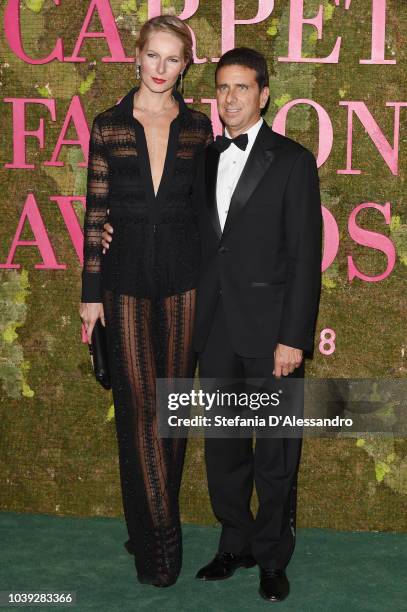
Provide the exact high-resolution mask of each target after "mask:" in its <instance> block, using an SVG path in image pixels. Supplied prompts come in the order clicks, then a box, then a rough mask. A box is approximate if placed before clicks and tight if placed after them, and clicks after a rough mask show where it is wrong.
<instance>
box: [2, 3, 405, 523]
mask: <svg viewBox="0 0 407 612" xmlns="http://www.w3.org/2000/svg"><path fill="white" fill-rule="evenodd" d="M6 4H7V3H6V2H5V1H4V0H2V1H1V2H0V7H1V12H2V15H3V13H4V9H5V7H6ZM20 4H21V32H22V35H23V40H24V48H25V52H26V53H27V54H29V55H31V56H33V57H45V56H46V55H48V54H49V52H50V50H51V49H52V48H53V46H54V44H55V39H56V37H57V36H59V37H61V38H63V40H64V47H65V55H69V54H70V53H71V52H72V50H73V48H74V46H75V41H76V38H77V36H78V34H79V31H80V29H81V26H82V23H83V20H84V17H85V14H86V11H87V8H88V6H89V3H87V2H82V3H78V2H75V1H73V0H64V2H61V4H60V6H59V7H56V6H55V5H54V3H53V2H51V0H25V1H23V2H21V3H20ZM162 4H163V7H164V10H166V11H171V10H174V11H175V12H176V13H177V14H179V13H180V12H181V10H182V9H183V2H180V1H179V0H175V1H174V2H173V1H172V0H171V1H168V0H165V1H164V2H163V3H162ZM319 4H323V5H324V9H325V10H324V23H323V37H322V40H319V41H318V40H317V38H316V33H315V30H314V29H313V28H311V27H309V26H308V27H307V26H305V27H304V44H303V55H304V56H305V55H308V56H320V57H324V56H326V55H329V53H330V52H331V51H332V48H333V45H334V42H335V40H336V37H337V36H338V35H342V48H341V54H340V62H339V64H327V65H323V64H299V63H284V62H278V61H277V58H278V56H284V55H286V54H287V45H288V20H289V2H288V1H281V0H277V1H276V3H275V8H274V11H273V13H272V14H271V16H270V17H269V18H268V19H267V20H265V21H264V22H262V23H259V24H256V25H251V26H238V27H237V29H236V44H238V45H239V44H245V45H248V46H253V47H255V48H257V49H259V50H261V51H263V52H264V53H265V54H266V56H267V58H268V61H269V68H270V73H271V77H272V78H271V102H270V106H269V110H268V113H267V116H266V119H267V120H268V122H269V123H270V124H271V123H272V121H273V118H274V116H275V115H276V113H277V111H278V109H279V108H280V107H281V106H282V105H283V104H284V103H285V102H287V101H288V100H290V99H294V98H310V99H312V100H315V101H317V102H318V103H320V104H321V105H322V106H323V107H324V108H325V110H326V111H327V112H328V114H329V116H330V118H331V121H332V123H333V128H334V145H333V149H332V152H331V154H330V156H329V158H328V160H327V161H326V163H325V164H324V165H323V166H322V167H321V168H320V179H321V191H322V199H323V203H324V205H325V206H326V207H327V208H328V209H329V210H330V211H331V212H332V213H333V215H334V216H335V218H336V221H337V223H338V226H339V232H340V241H341V242H340V249H339V252H338V255H337V257H336V259H335V261H334V263H333V264H332V265H331V266H330V268H329V269H328V270H327V271H326V272H325V273H324V275H323V295H322V300H321V308H320V314H319V319H318V325H317V330H319V331H320V330H322V329H324V328H327V327H329V328H333V329H334V330H335V331H336V334H337V340H336V350H335V352H334V353H333V354H332V355H330V356H324V355H322V354H320V352H319V351H318V347H317V349H316V351H315V357H314V360H313V362H312V363H310V364H309V365H308V375H309V376H317V377H335V378H336V377H362V378H368V377H379V378H387V379H389V378H393V377H395V378H398V377H404V376H405V374H406V366H405V358H404V351H405V347H406V340H405V335H404V330H403V326H402V316H403V312H404V313H405V310H404V311H403V308H404V309H405V302H403V300H404V299H405V271H406V265H407V244H406V233H407V226H406V225H405V223H406V221H405V209H404V202H403V194H404V193H405V192H406V190H405V167H406V155H407V150H406V146H405V143H406V140H407V134H406V122H405V116H406V115H405V112H406V110H405V109H402V110H401V117H402V124H401V128H400V130H401V131H400V154H399V168H400V171H399V172H400V173H399V176H397V177H396V176H393V175H392V174H391V173H390V171H389V169H388V167H387V166H386V164H385V163H384V161H383V159H382V158H381V157H380V155H379V153H378V151H377V149H376V148H375V146H374V145H373V143H372V141H371V140H370V138H369V137H368V135H367V134H366V132H365V130H364V128H363V126H362V125H361V124H360V123H359V122H358V121H357V120H355V121H354V138H353V142H354V147H353V159H354V162H353V167H355V168H361V169H362V173H361V174H360V175H353V176H349V175H338V174H337V169H340V168H344V167H345V163H346V120H347V110H346V108H345V107H343V106H339V101H340V100H342V99H343V100H361V101H364V102H365V103H366V104H367V106H368V108H369V110H370V112H371V113H372V115H373V116H374V117H375V119H376V121H377V122H378V124H379V125H380V127H381V129H382V130H383V133H384V134H385V135H386V137H387V139H388V140H389V142H390V143H392V142H393V120H394V112H393V109H389V108H388V107H386V102H387V101H403V95H405V62H406V55H407V52H406V48H407V45H406V27H407V11H406V6H405V3H404V2H403V1H402V0H392V1H389V2H387V31H386V57H394V58H396V59H397V64H396V65H391V66H387V65H372V66H367V65H362V64H359V59H360V58H367V57H370V44H371V40H370V37H371V2H370V1H369V0H359V1H358V2H355V1H354V2H353V3H352V5H351V8H350V10H348V11H345V10H343V8H341V7H335V5H334V2H333V0H332V1H331V2H328V0H319V1H318V2H317V1H315V0H312V1H309V0H308V1H306V2H305V5H306V16H307V15H309V16H314V15H315V14H316V12H317V7H318V5H319ZM110 5H111V7H112V10H113V13H114V15H115V16H116V22H117V26H118V28H119V32H120V36H121V40H122V43H123V46H124V48H125V50H126V53H127V55H129V56H131V55H133V54H134V37H135V34H136V32H137V30H138V28H139V26H140V24H141V23H143V21H144V20H145V19H146V16H147V6H146V3H145V2H141V1H140V0H137V1H136V0H127V1H124V0H123V1H121V0H111V1H110ZM200 5H201V6H200V7H199V10H198V12H197V13H196V15H194V16H193V17H192V18H191V19H190V20H189V21H188V23H189V25H191V27H192V28H193V29H194V31H195V33H196V36H197V47H198V55H199V56H200V57H202V56H207V57H217V56H219V53H220V23H221V19H220V17H221V15H220V5H221V2H220V0H205V1H204V2H202V1H201V3H200ZM257 6H258V3H257V2H256V1H254V0H245V2H243V1H241V0H239V1H238V2H236V15H237V17H240V18H249V17H253V16H254V15H255V14H256V12H257ZM92 29H95V30H101V27H100V24H99V22H98V19H97V18H95V19H94V20H93V21H92ZM0 54H1V61H0V81H1V83H0V87H1V91H2V93H3V98H5V97H24V98H41V97H43V98H55V100H56V108H57V120H56V121H55V122H52V121H51V120H50V118H49V114H48V113H47V111H46V110H45V109H44V108H42V107H40V106H38V105H30V106H29V107H28V108H29V110H28V111H27V118H26V127H27V129H32V130H34V129H37V128H38V125H39V120H40V117H44V118H45V119H44V121H45V132H46V144H45V148H44V149H40V148H39V145H38V141H37V140H36V139H34V138H28V139H27V141H26V142H27V160H28V161H29V162H30V163H34V164H35V165H36V167H35V170H20V169H17V170H10V169H6V168H5V167H4V164H5V163H9V162H11V161H12V156H13V149H12V143H13V140H12V112H11V105H10V104H7V103H5V102H3V105H2V112H1V114H0V129H1V132H0V133H1V165H0V172H1V178H0V181H1V199H2V224H1V226H0V236H1V242H0V245H1V246H0V249H1V251H0V258H1V262H5V261H6V259H7V255H8V252H9V249H10V245H11V242H12V238H13V236H14V234H15V232H16V228H17V224H18V221H19V218H20V215H21V211H22V209H23V206H24V203H25V200H26V198H27V194H28V193H29V192H32V193H34V195H35V198H36V201H37V203H38V206H39V209H40V211H41V215H42V218H43V220H44V223H45V225H46V228H47V232H48V236H49V239H50V241H51V243H52V245H53V248H54V250H55V253H56V256H57V260H58V261H59V262H63V263H66V265H67V269H66V270H38V269H35V268H34V266H35V264H37V263H40V262H41V258H40V256H39V252H38V249H37V248H35V247H25V248H21V247H20V248H18V249H17V251H16V255H15V258H14V261H15V262H18V263H21V268H19V269H15V270H5V269H3V270H0V280H1V286H0V349H1V358H0V383H1V385H0V386H1V407H0V434H1V448H0V467H1V470H0V491H1V492H0V508H2V509H3V510H15V511H21V512H25V511H28V512H46V513H53V514H61V515H107V516H116V515H120V514H121V512H122V510H121V497H120V487H119V477H118V459H117V447H116V438H115V428H114V410H113V406H112V397H111V393H108V392H105V391H104V390H102V388H101V387H99V386H98V385H97V384H96V383H95V382H94V380H93V377H92V373H91V370H90V362H89V356H88V350H87V346H86V345H85V344H82V343H81V334H80V327H81V325H80V319H79V315H78V306H79V296H80V264H79V261H78V258H77V255H76V253H75V250H74V248H73V246H72V243H71V241H70V239H69V235H68V233H67V231H66V227H65V225H64V221H63V219H62V217H61V214H60V212H59V209H58V207H57V205H56V203H55V202H53V201H52V200H50V196H51V195H58V194H60V195H72V194H75V195H84V194H85V185H86V168H81V167H78V166H77V163H78V162H80V161H83V154H82V152H81V149H80V147H78V146H64V147H63V148H62V151H61V155H60V160H61V161H63V162H64V165H63V166H62V167H50V166H44V165H43V162H44V161H46V160H49V159H50V157H51V154H52V151H53V149H54V146H55V143H56V141H57V138H58V135H59V132H60V130H61V127H62V123H63V119H64V117H65V113H66V110H67V108H68V106H69V103H70V101H71V99H72V97H73V96H74V95H78V96H80V98H81V100H82V104H83V107H84V108H85V109H86V116H87V119H88V124H89V125H90V124H91V120H92V118H93V116H94V115H95V114H97V113H98V112H100V111H101V110H103V109H105V108H107V107H108V106H111V105H112V104H114V103H115V102H116V101H117V100H118V98H119V97H121V96H122V95H124V94H125V93H126V92H127V91H128V90H129V89H130V87H132V86H133V85H134V84H135V80H134V69H133V65H132V64H125V63H124V64H118V63H117V64H115V63H102V62H101V58H102V57H103V56H106V55H108V54H109V52H108V48H107V46H106V43H105V41H104V40H103V39H99V40H97V39H93V40H87V41H86V42H85V43H84V44H83V46H82V50H81V55H82V56H85V57H86V58H87V61H86V62H83V63H59V62H56V61H53V62H51V63H48V64H44V65H29V64H26V63H24V62H23V61H21V60H20V59H18V58H17V57H16V56H15V55H14V54H13V53H12V52H11V51H10V49H9V47H8V45H7V42H6V40H5V37H4V33H3V36H2V37H1V40H0ZM214 69H215V64H212V63H207V64H200V65H195V66H193V67H192V68H191V69H190V71H189V73H188V75H187V79H186V82H185V96H186V97H187V98H188V97H193V98H194V99H195V100H200V99H201V98H212V97H213V95H214V89H213V75H214ZM195 106H196V108H199V109H201V110H204V111H205V112H209V107H208V105H200V104H198V103H196V104H195ZM286 133H287V135H289V136H290V137H292V138H294V139H296V140H298V141H300V142H301V143H303V144H304V145H305V146H307V147H309V148H310V149H312V150H313V151H314V152H316V150H317V146H318V126H317V119H316V114H315V111H313V110H312V109H311V108H310V107H308V106H304V105H302V106H301V107H298V108H296V109H293V110H292V111H290V112H289V115H288V122H287V131H286ZM68 137H71V138H73V139H75V138H77V135H76V134H75V130H74V129H73V127H72V126H71V128H70V132H68ZM369 201H373V202H378V203H380V204H384V203H385V202H387V201H389V202H391V211H392V222H391V225H390V226H386V225H385V224H384V220H383V217H382V215H380V214H379V213H378V214H375V212H374V211H373V213H372V211H363V212H364V213H366V214H361V215H360V223H361V224H362V225H363V227H365V228H369V229H371V230H373V231H377V232H380V233H383V234H386V235H388V236H389V237H390V238H391V239H392V240H393V242H394V243H395V245H396V248H397V262H396V265H395V268H394V270H393V272H392V273H391V275H390V276H389V277H388V278H387V279H386V280H384V281H382V282H377V283H367V282H363V281H360V280H358V279H355V280H354V281H352V283H349V281H348V280H347V256H348V255H350V254H352V255H353V257H354V258H355V261H356V262H357V266H358V268H359V269H361V270H363V271H364V272H365V273H366V274H378V273H379V272H381V271H383V270H384V269H385V265H386V261H385V257H384V255H383V254H382V253H380V252H379V251H375V250H373V249H368V248H364V247H360V246H358V245H357V244H356V243H355V242H353V241H352V240H351V239H350V237H349V235H348V230H347V222H348V217H349V214H350V212H351V211H352V210H353V208H355V206H357V205H358V204H359V203H360V202H369ZM76 212H77V215H78V218H79V219H80V221H81V223H82V222H83V210H82V209H81V205H80V203H79V202H78V203H77V205H76ZM22 239H23V240H32V239H33V236H32V232H31V229H30V227H29V225H28V224H26V226H25V228H24V231H23V234H22ZM403 283H404V291H403ZM317 344H318V342H317ZM406 449H407V443H406V440H397V439H393V438H382V439H379V438H377V437H376V438H369V437H368V436H365V437H360V438H357V439H356V438H353V439H336V440H327V439H325V440H316V439H313V440H306V441H305V444H304V450H303V459H302V464H301V470H300V483H299V525H300V526H313V527H329V528H338V529H351V530H353V529H367V530H378V529H383V530H403V529H405V522H404V519H403V512H402V510H403V505H404V508H405V502H406V493H407V475H406V473H407V470H406V463H407V458H406ZM181 506H182V516H183V519H184V521H187V522H199V523H204V524H212V523H214V522H215V519H214V518H213V516H212V514H211V511H210V506H209V501H208V496H207V491H206V480H205V474H204V465H203V449H202V443H201V441H199V440H191V441H190V444H189V449H188V456H187V465H186V469H185V474H184V480H183V487H182V498H181Z"/></svg>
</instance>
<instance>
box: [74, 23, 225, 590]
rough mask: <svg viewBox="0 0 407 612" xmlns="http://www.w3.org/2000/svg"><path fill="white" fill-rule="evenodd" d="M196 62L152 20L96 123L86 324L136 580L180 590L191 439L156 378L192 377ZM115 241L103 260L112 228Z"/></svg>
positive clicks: (179, 39)
mask: <svg viewBox="0 0 407 612" xmlns="http://www.w3.org/2000/svg"><path fill="white" fill-rule="evenodd" d="M191 60H192V39H191V35H190V32H189V29H188V28H187V26H186V25H185V24H183V22H182V21H180V20H179V19H178V18H176V17H173V16H169V15H167V16H161V17H155V18H153V19H150V20H149V21H148V22H146V23H145V24H144V26H143V27H142V28H141V31H140V35H139V39H138V42H137V53H136V63H137V66H136V74H137V77H138V78H139V79H140V86H139V87H133V88H132V89H131V90H130V91H129V92H128V93H127V94H126V95H125V96H124V97H123V98H122V100H121V101H120V102H119V103H118V104H117V105H115V106H113V107H111V108H109V109H107V110H106V111H103V112H101V113H100V114H98V115H97V116H96V117H95V119H94V122H93V126H92V131H91V139H90V148H89V163H88V187H87V206H86V215H85V223H84V266H83V273H82V297H81V300H82V303H81V305H80V316H81V318H82V320H83V322H84V324H85V326H86V330H87V334H88V338H91V334H92V330H93V326H94V324H95V322H96V320H97V319H98V318H99V317H100V318H101V319H102V323H103V324H104V325H105V326H106V331H107V339H108V351H109V364H110V369H111V377H112V392H113V400H114V406H115V422H116V431H117V440H118V449H119V464H120V477H121V487H122V499H123V508H124V514H125V519H126V524H127V529H128V533H129V541H128V542H126V544H125V546H126V548H127V550H128V551H129V552H130V553H133V554H134V555H135V564H136V568H137V575H138V579H139V581H140V582H143V583H147V584H153V585H155V586H169V585H170V584H173V583H174V582H175V581H176V579H177V577H178V575H179V572H180V569H181V560H182V543H181V528H180V517H179V506H178V494H179V488H180V482H181V474H182V467H183V461H184V454H185V443H186V440H185V439H181V438H178V439H163V438H160V437H159V436H158V433H157V421H156V414H155V381H156V378H157V377H160V378H171V377H183V378H184V377H185V378H189V377H192V376H193V373H194V368H195V363H194V354H193V351H192V348H191V334H192V326H193V321H194V308H195V288H196V285H197V276H198V266H199V255H200V242H199V234H198V230H197V224H196V209H195V202H194V198H193V195H192V192H193V182H194V176H195V173H196V168H197V160H198V156H199V154H200V153H201V152H202V150H203V149H204V147H205V146H206V145H208V144H209V143H210V142H211V141H212V140H213V136H212V128H211V123H210V121H209V119H208V117H207V116H206V115H204V114H203V113H200V112H197V111H194V110H191V109H189V108H188V107H187V106H186V105H185V102H184V100H183V98H182V96H181V95H180V94H179V93H178V92H177V91H176V89H175V86H176V84H177V81H178V79H179V78H180V79H181V80H182V76H183V73H184V70H185V68H186V67H187V66H188V64H189V63H190V62H191ZM107 219H108V220H109V222H110V223H111V224H112V226H113V227H114V240H113V241H112V245H111V247H110V249H109V250H106V252H102V244H101V236H102V232H103V224H104V222H105V221H106V220H107Z"/></svg>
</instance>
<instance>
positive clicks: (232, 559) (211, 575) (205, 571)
mask: <svg viewBox="0 0 407 612" xmlns="http://www.w3.org/2000/svg"><path fill="white" fill-rule="evenodd" d="M254 565H256V560H255V559H254V557H252V555H235V554H234V553H228V552H222V553H218V554H217V555H216V556H215V558H214V559H213V560H212V561H211V562H210V563H208V565H205V567H202V568H201V569H200V570H199V572H198V573H197V575H196V576H195V578H198V580H224V579H225V578H230V576H232V575H233V574H234V572H235V570H237V568H238V567H253V566H254Z"/></svg>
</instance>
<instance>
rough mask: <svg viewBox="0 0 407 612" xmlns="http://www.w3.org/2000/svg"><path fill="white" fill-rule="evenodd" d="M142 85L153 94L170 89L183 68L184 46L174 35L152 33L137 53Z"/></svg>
mask: <svg viewBox="0 0 407 612" xmlns="http://www.w3.org/2000/svg"><path fill="white" fill-rule="evenodd" d="M136 60H137V63H138V64H140V76H141V80H142V82H143V84H144V85H145V86H146V87H148V89H150V90H151V91H153V92H155V93H161V92H164V91H167V90H168V89H172V88H173V86H174V85H175V83H176V82H177V79H178V76H179V74H180V73H181V72H182V71H183V70H184V68H185V60H184V45H183V43H182V41H181V40H180V39H179V38H177V37H176V36H175V35H174V34H170V33H169V32H154V33H153V34H151V36H149V37H148V39H147V41H146V43H145V45H144V47H143V49H142V50H141V51H137V55H136Z"/></svg>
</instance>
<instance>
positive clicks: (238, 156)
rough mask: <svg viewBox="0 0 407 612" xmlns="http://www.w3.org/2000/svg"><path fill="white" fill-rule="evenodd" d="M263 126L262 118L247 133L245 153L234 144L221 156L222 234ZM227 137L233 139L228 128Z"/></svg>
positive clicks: (218, 195) (218, 189)
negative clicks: (248, 159) (235, 194)
mask: <svg viewBox="0 0 407 612" xmlns="http://www.w3.org/2000/svg"><path fill="white" fill-rule="evenodd" d="M262 125H263V119H262V118H260V119H259V120H258V122H257V123H255V124H254V125H252V127H251V128H249V129H248V130H247V132H245V133H246V134H247V136H248V139H249V140H248V143H247V147H246V149H245V150H244V151H242V149H239V147H237V146H236V145H235V144H234V143H233V142H232V144H231V145H230V146H229V147H228V148H227V149H226V151H223V153H221V154H220V157H219V166H218V179H217V181H216V201H217V205H218V215H219V221H220V226H221V228H222V232H223V228H224V227H225V223H226V218H227V216H228V212H229V205H230V200H231V199H232V195H233V192H234V190H235V187H236V185H237V182H238V180H239V178H240V175H241V174H242V172H243V168H244V167H245V164H246V161H247V158H248V157H249V153H250V151H251V149H252V146H253V144H254V141H255V140H256V136H257V134H258V132H259V130H260V128H261V126H262ZM225 136H227V137H228V138H231V136H230V135H229V132H228V130H227V128H225Z"/></svg>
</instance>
